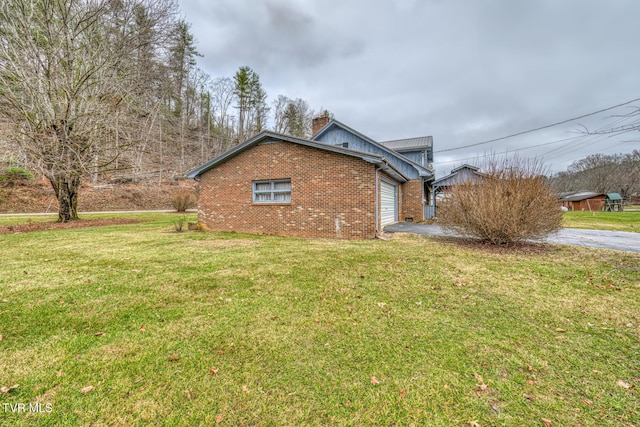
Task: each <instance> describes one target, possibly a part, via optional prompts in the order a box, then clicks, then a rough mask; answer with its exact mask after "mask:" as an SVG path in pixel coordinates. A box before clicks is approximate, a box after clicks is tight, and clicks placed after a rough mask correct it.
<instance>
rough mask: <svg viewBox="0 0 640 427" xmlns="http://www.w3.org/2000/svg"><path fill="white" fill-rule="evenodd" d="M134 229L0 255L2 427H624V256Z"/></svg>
mask: <svg viewBox="0 0 640 427" xmlns="http://www.w3.org/2000/svg"><path fill="white" fill-rule="evenodd" d="M136 217H138V218H144V219H147V220H149V222H145V223H140V224H132V225H121V226H112V227H103V228H97V227H96V228H85V229H70V230H58V231H46V232H36V233H24V234H15V235H0V244H1V247H2V253H1V264H0V335H2V340H1V341H0V386H4V387H11V386H12V385H14V384H17V385H19V386H18V387H17V388H15V389H13V390H11V391H9V392H8V393H2V394H0V403H3V408H4V409H3V412H0V425H12V426H33V425H50V426H59V425H63V426H65V425H68V426H76V425H94V426H101V425H140V426H142V425H151V424H152V425H163V426H196V425H217V424H218V422H219V424H220V425H234V426H235V425H245V426H272V425H287V426H298V425H314V426H315V425H317V426H340V425H348V426H369V425H377V426H390V425H397V426H410V425H415V426H474V425H479V426H482V427H485V426H543V427H544V426H545V424H544V422H543V420H542V419H543V418H544V419H547V420H550V421H551V422H552V423H553V426H637V425H639V424H640V415H639V414H640V401H639V397H638V390H639V389H640V256H638V255H636V254H624V253H618V252H612V251H601V250H593V249H585V248H572V247H567V246H546V247H545V248H546V249H539V250H533V251H531V250H528V251H524V250H519V251H516V252H514V253H507V252H505V251H489V250H487V249H483V248H482V247H481V246H480V247H468V246H463V245H460V244H459V243H456V242H455V241H454V240H446V239H445V240H442V239H435V238H426V237H417V236H399V237H396V238H394V239H393V240H390V241H382V240H374V241H353V242H347V241H331V240H303V239H295V238H281V237H269V236H251V235H242V234H233V233H203V232H186V233H175V232H172V231H173V228H174V227H173V225H172V223H173V221H175V219H176V216H175V215H170V214H169V215H167V214H165V215H159V214H156V215H151V214H145V215H140V216H136ZM89 386H91V387H93V389H92V390H91V391H88V392H85V393H83V392H82V390H83V389H84V388H85V387H89ZM35 402H39V403H40V404H41V405H42V406H41V408H42V409H41V410H43V411H45V412H42V413H29V412H28V411H26V412H19V413H12V412H11V410H10V408H11V406H10V405H8V404H11V405H16V404H19V403H24V404H26V405H27V409H28V405H29V403H31V404H34V403H35ZM46 404H50V407H48V408H49V409H51V411H50V412H46V410H47V406H45V405H46ZM13 407H16V406H13Z"/></svg>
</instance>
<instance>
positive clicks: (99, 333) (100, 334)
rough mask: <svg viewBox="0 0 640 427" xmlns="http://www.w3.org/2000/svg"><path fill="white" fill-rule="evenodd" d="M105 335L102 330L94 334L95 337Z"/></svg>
mask: <svg viewBox="0 0 640 427" xmlns="http://www.w3.org/2000/svg"><path fill="white" fill-rule="evenodd" d="M103 335H104V332H102V331H100V332H96V333H95V334H93V336H94V337H101V336H103Z"/></svg>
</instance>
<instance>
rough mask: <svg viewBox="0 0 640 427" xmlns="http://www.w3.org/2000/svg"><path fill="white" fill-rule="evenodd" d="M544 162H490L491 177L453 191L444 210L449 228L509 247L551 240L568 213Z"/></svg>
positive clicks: (441, 216)
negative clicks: (559, 202) (545, 171)
mask: <svg viewBox="0 0 640 427" xmlns="http://www.w3.org/2000/svg"><path fill="white" fill-rule="evenodd" d="M543 171H544V168H543V167H542V165H541V163H540V162H538V161H535V160H533V161H527V160H521V159H519V158H517V157H514V158H505V159H504V160H502V161H498V160H496V159H492V160H490V162H489V164H488V166H487V168H486V172H485V175H484V176H483V177H481V178H479V179H477V180H475V181H466V182H459V183H457V184H456V185H453V186H451V187H450V189H449V190H448V192H447V200H446V202H444V203H443V204H442V205H441V207H440V209H439V211H438V222H439V223H440V224H441V225H442V226H443V227H444V228H446V229H449V230H452V231H455V232H457V233H460V234H464V235H468V236H471V237H475V238H477V239H480V240H482V241H485V242H488V243H492V244H496V245H505V244H513V243H519V242H522V241H524V240H528V239H539V238H542V237H545V236H547V235H549V234H551V233H553V232H555V231H558V230H559V229H560V228H561V226H562V212H561V211H560V208H559V205H558V201H557V199H556V197H555V195H554V193H553V192H552V191H551V189H550V187H549V186H548V184H547V179H546V178H545V176H544V174H543Z"/></svg>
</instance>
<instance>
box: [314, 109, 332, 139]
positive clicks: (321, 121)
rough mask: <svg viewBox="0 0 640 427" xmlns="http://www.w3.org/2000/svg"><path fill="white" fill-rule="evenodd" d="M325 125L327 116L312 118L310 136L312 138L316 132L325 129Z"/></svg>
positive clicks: (327, 119) (327, 121)
mask: <svg viewBox="0 0 640 427" xmlns="http://www.w3.org/2000/svg"><path fill="white" fill-rule="evenodd" d="M327 124H329V116H327V115H326V114H321V115H319V116H317V117H314V118H313V121H312V124H311V136H312V137H314V136H315V135H316V134H317V133H318V132H320V129H322V128H323V127H325V126H326V125H327Z"/></svg>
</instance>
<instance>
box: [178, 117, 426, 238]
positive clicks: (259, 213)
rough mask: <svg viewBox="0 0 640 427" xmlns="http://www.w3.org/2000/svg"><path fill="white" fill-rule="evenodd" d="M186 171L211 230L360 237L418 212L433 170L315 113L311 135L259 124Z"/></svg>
mask: <svg viewBox="0 0 640 427" xmlns="http://www.w3.org/2000/svg"><path fill="white" fill-rule="evenodd" d="M431 153H432V149H431ZM431 156H432V154H431ZM187 177H189V178H195V179H197V180H199V181H200V184H199V201H198V218H199V221H200V222H202V223H204V224H206V225H207V226H208V227H209V228H210V229H212V230H217V231H238V232H248V233H266V234H277V235H291V236H302V237H330V238H344V239H359V238H360V239H362V238H373V237H375V236H376V235H377V234H378V233H379V232H380V231H381V230H382V229H383V227H384V226H385V225H388V224H391V223H394V222H397V221H405V220H418V219H422V218H423V213H424V210H425V205H426V204H427V201H428V200H430V197H429V195H430V188H431V186H430V183H431V181H432V180H433V173H432V172H431V171H430V170H428V169H427V168H425V167H423V166H421V165H420V164H418V163H416V162H414V161H412V160H410V159H409V158H407V157H405V156H403V155H402V154H400V153H398V152H396V151H394V150H392V149H389V148H387V147H385V146H384V145H382V144H379V143H378V142H376V141H374V140H372V139H370V138H368V137H366V136H364V135H362V134H360V133H359V132H357V131H355V130H353V129H351V128H349V127H347V126H346V125H344V124H342V123H340V122H337V121H330V122H329V119H328V118H327V117H324V116H321V117H320V118H316V119H314V136H313V137H312V138H311V139H310V140H308V139H301V138H294V137H291V136H286V135H281V134H277V133H274V132H269V131H265V132H262V133H260V134H258V135H256V136H254V137H253V138H251V139H249V140H247V141H245V142H244V143H242V144H240V145H238V146H237V147H235V148H233V149H232V150H230V151H228V152H226V153H224V154H222V155H221V156H219V157H217V158H215V159H213V160H211V161H210V162H208V163H206V164H204V165H202V166H200V167H199V168H196V169H194V170H193V171H191V172H189V173H188V174H187Z"/></svg>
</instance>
